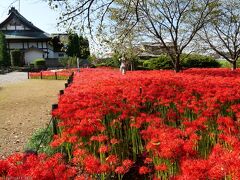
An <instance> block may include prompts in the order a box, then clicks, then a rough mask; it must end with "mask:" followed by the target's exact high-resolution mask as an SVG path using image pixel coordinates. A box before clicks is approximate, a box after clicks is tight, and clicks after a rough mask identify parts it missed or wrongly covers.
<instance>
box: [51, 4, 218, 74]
mask: <svg viewBox="0 0 240 180" xmlns="http://www.w3.org/2000/svg"><path fill="white" fill-rule="evenodd" d="M218 1H219V0H108V1H105V2H102V3H98V1H96V0H85V1H83V2H81V3H74V2H72V3H69V2H68V1H63V2H62V3H63V4H65V6H63V7H65V8H63V9H64V10H63V13H62V15H63V16H62V17H60V19H61V20H60V22H61V23H66V22H68V21H70V24H72V23H73V21H76V18H77V17H81V18H80V19H81V20H82V22H84V20H85V19H87V22H88V23H87V26H88V27H89V29H90V32H91V29H92V28H91V27H93V26H92V19H94V17H93V16H96V15H98V16H99V17H100V18H99V19H100V25H102V22H103V20H104V17H106V14H108V13H109V10H110V9H111V8H115V9H117V10H118V11H121V13H119V14H120V15H121V16H119V19H120V20H121V22H122V23H126V24H127V25H128V26H127V29H128V31H131V30H132V29H133V28H134V27H135V26H136V25H138V24H141V25H142V27H144V30H146V31H147V32H148V33H149V34H151V35H152V37H153V38H155V39H157V40H158V41H159V42H160V43H161V44H162V45H163V46H164V48H165V49H166V52H167V53H168V54H169V56H170V57H171V60H172V63H173V65H174V68H175V71H176V72H179V71H180V55H181V54H182V52H183V51H184V50H185V48H186V47H187V46H188V45H189V43H190V42H191V41H192V40H193V38H194V37H195V35H196V33H197V32H198V31H199V30H201V29H202V28H203V26H204V24H205V23H207V22H208V21H210V20H211V19H212V18H214V15H215V9H216V7H218ZM51 3H52V1H50V4H51ZM116 25H118V23H117V24H116ZM100 28H102V26H100ZM128 31H127V32H128ZM169 42H170V43H171V46H172V47H173V48H170V47H169Z"/></svg>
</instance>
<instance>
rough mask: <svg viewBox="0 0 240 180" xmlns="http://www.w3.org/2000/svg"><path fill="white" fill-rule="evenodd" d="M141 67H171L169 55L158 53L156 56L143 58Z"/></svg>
mask: <svg viewBox="0 0 240 180" xmlns="http://www.w3.org/2000/svg"><path fill="white" fill-rule="evenodd" d="M143 67H144V68H147V69H172V68H173V65H172V62H171V59H170V57H169V56H167V55H160V56H159V57H157V58H151V59H149V60H145V61H144V62H143Z"/></svg>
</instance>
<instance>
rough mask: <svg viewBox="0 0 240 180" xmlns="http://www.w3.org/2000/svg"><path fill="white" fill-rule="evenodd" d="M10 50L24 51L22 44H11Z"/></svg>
mask: <svg viewBox="0 0 240 180" xmlns="http://www.w3.org/2000/svg"><path fill="white" fill-rule="evenodd" d="M9 46H10V49H22V47H23V46H22V43H9Z"/></svg>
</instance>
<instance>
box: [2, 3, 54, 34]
mask: <svg viewBox="0 0 240 180" xmlns="http://www.w3.org/2000/svg"><path fill="white" fill-rule="evenodd" d="M13 19H15V20H17V21H19V22H20V23H21V24H23V25H24V26H26V27H27V28H28V29H27V30H8V29H4V27H5V26H6V25H8V24H9V23H10V22H11V21H12V20H13ZM0 29H1V31H2V32H3V33H4V34H5V35H6V39H49V38H50V36H49V35H48V34H47V33H45V32H44V31H43V30H41V29H39V28H38V27H36V26H34V25H33V23H31V22H30V21H28V20H27V19H26V18H25V17H23V16H22V15H21V14H20V13H19V12H18V11H17V10H16V9H15V8H14V7H12V8H11V9H10V10H9V13H8V17H7V18H6V19H5V20H4V21H3V22H2V23H0Z"/></svg>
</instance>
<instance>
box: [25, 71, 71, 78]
mask: <svg viewBox="0 0 240 180" xmlns="http://www.w3.org/2000/svg"><path fill="white" fill-rule="evenodd" d="M72 73H73V71H56V72H52V71H41V72H28V79H53V80H67V79H68V78H69V77H70V76H71V75H72Z"/></svg>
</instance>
